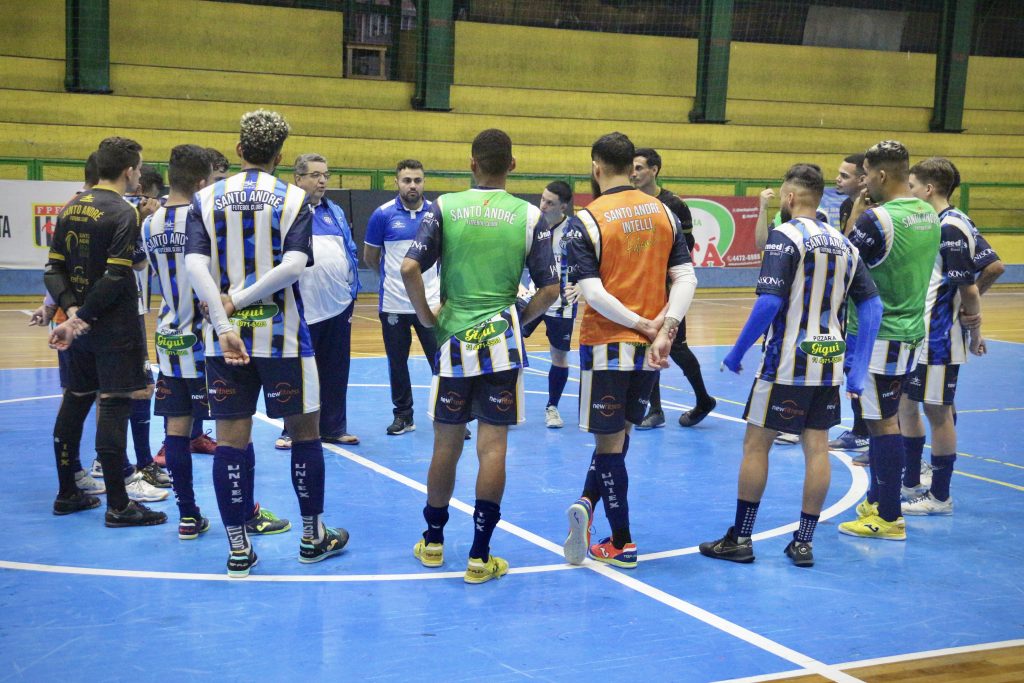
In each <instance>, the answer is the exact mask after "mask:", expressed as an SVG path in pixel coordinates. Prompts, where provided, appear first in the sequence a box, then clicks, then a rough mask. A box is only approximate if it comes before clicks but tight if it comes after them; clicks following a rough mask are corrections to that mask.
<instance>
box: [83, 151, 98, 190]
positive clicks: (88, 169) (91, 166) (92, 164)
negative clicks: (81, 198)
mask: <svg viewBox="0 0 1024 683" xmlns="http://www.w3.org/2000/svg"><path fill="white" fill-rule="evenodd" d="M99 182H100V167H99V165H98V164H97V163H96V152H93V153H92V154H90V155H89V158H88V159H86V160H85V184H86V185H88V186H89V187H92V186H94V185H98V184H99Z"/></svg>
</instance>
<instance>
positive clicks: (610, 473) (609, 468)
mask: <svg viewBox="0 0 1024 683" xmlns="http://www.w3.org/2000/svg"><path fill="white" fill-rule="evenodd" d="M594 463H595V466H596V468H595V475H596V477H597V485H598V486H599V487H600V491H601V499H602V500H603V501H604V514H605V516H606V517H607V518H608V524H609V525H610V526H611V528H612V545H614V546H615V547H616V548H619V549H621V548H622V547H623V546H624V545H626V544H627V543H629V542H631V541H632V540H633V539H632V538H631V537H630V534H629V499H628V497H627V496H628V492H629V475H628V474H627V473H626V454H625V453H598V454H597V455H595V456H594Z"/></svg>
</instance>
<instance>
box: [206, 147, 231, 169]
mask: <svg viewBox="0 0 1024 683" xmlns="http://www.w3.org/2000/svg"><path fill="white" fill-rule="evenodd" d="M204 151H205V152H206V156H207V157H209V158H210V168H211V169H212V170H213V171H219V172H221V173H227V170H228V169H229V168H231V162H230V161H228V158H227V157H226V156H224V155H223V154H221V153H220V150H218V149H214V148H213V147H207V148H206V149H205V150H204Z"/></svg>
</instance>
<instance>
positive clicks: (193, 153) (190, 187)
mask: <svg viewBox="0 0 1024 683" xmlns="http://www.w3.org/2000/svg"><path fill="white" fill-rule="evenodd" d="M212 172H213V166H212V164H211V163H210V155H209V154H207V152H206V150H205V149H203V148H202V147H200V146H199V145H178V146H177V147H175V148H174V149H172V150H171V160H170V162H168V164H167V179H168V180H169V181H170V183H171V189H172V190H174V191H175V192H180V193H182V194H192V193H193V192H195V191H196V189H197V187H198V186H199V182H200V181H202V180H206V179H207V178H209V177H210V173H212Z"/></svg>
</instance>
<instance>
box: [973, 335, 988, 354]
mask: <svg viewBox="0 0 1024 683" xmlns="http://www.w3.org/2000/svg"><path fill="white" fill-rule="evenodd" d="M970 348H971V353H973V354H974V355H975V356H984V355H985V354H986V353H988V347H986V346H985V339H984V338H983V337H982V336H981V330H980V329H978V328H975V329H973V330H971V347H970Z"/></svg>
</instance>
